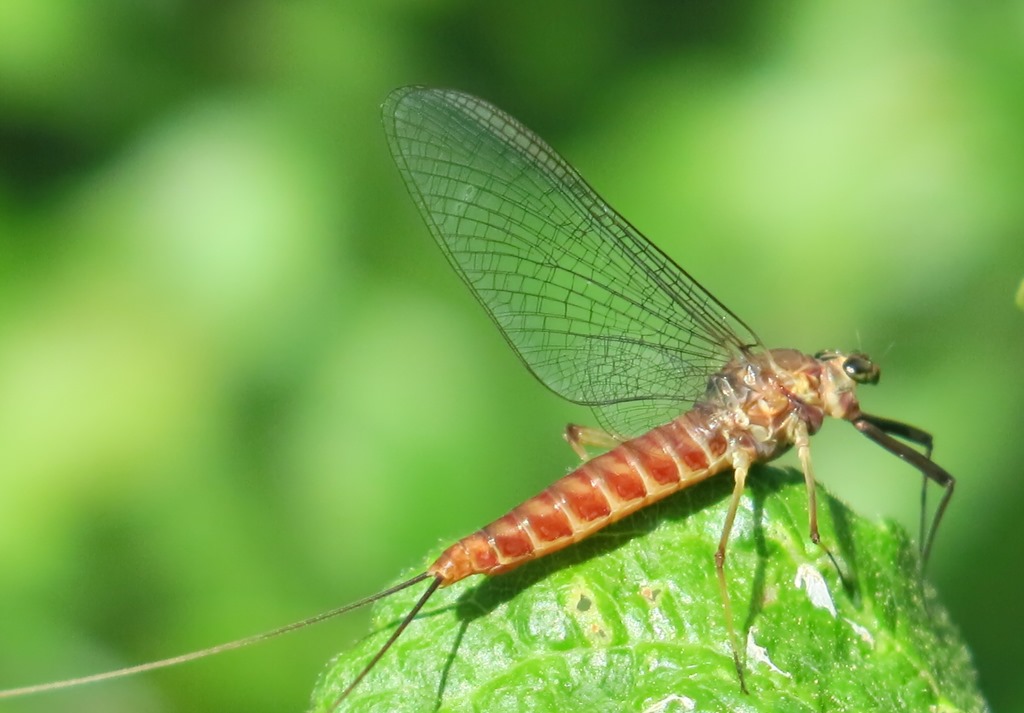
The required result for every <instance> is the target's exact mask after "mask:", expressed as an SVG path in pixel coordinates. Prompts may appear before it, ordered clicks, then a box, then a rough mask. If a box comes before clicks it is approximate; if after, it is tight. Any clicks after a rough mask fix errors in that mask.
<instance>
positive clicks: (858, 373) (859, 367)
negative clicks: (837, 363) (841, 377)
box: [843, 354, 880, 384]
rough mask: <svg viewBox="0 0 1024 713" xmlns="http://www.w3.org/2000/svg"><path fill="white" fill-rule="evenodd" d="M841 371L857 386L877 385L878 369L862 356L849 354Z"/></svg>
mask: <svg viewBox="0 0 1024 713" xmlns="http://www.w3.org/2000/svg"><path fill="white" fill-rule="evenodd" d="M843 371H845V372H846V374H847V376H849V377H850V378H851V379H853V380H854V381H856V382H857V383H858V384H877V383H878V376H879V373H880V371H879V368H878V366H876V365H875V363H874V362H873V361H871V360H870V359H868V358H867V357H866V356H864V355H863V354H851V355H850V356H849V357H847V358H846V361H844V362H843Z"/></svg>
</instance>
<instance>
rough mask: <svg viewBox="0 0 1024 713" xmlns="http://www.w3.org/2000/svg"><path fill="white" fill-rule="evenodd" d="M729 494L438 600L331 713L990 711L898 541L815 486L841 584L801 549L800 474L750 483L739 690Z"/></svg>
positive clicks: (676, 505)
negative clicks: (728, 619) (725, 529)
mask: <svg viewBox="0 0 1024 713" xmlns="http://www.w3.org/2000/svg"><path fill="white" fill-rule="evenodd" d="M731 485H732V483H731V478H729V477H728V476H725V477H719V478H713V479H711V480H710V481H707V482H705V483H704V484H701V485H698V486H694V487H692V488H689V489H687V490H684V491H683V492H681V493H679V494H677V495H675V496H673V497H671V498H669V499H668V500H667V501H664V502H662V503H659V504H655V505H652V506H650V507H648V508H646V509H644V510H643V511H641V512H639V513H637V514H636V515H634V516H632V517H630V518H627V519H626V520H624V521H622V522H620V523H618V524H616V525H614V526H612V527H609V528H607V529H605V530H603V531H601V532H599V533H597V534H596V535H594V536H592V537H590V538H588V539H587V540H585V541H583V542H581V543H579V544H577V545H575V546H573V547H570V548H568V549H566V550H564V551H562V552H561V553H558V554H555V555H552V556H550V557H547V558H543V559H541V560H538V561H536V562H533V563H530V564H528V565H524V566H523V567H521V568H519V569H517V570H514V571H513V572H511V573H509V574H506V575H502V576H498V577H493V578H482V577H477V578H473V579H469V580H465V581H463V582H460V583H457V584H455V585H453V586H452V587H450V588H447V589H442V590H439V591H438V592H437V593H436V594H435V596H434V597H433V599H431V600H430V602H429V603H428V604H427V606H426V607H425V608H424V610H423V611H422V612H421V613H420V615H419V616H418V617H417V619H416V620H415V621H413V622H412V624H410V626H409V628H408V629H407V630H406V631H405V633H404V634H403V635H402V637H401V638H400V639H399V640H398V641H397V642H396V644H395V645H394V646H393V647H392V649H391V650H390V651H388V652H387V653H386V654H385V655H384V658H383V659H382V660H381V661H380V663H379V664H378V665H377V667H376V668H374V669H373V671H372V672H371V673H370V674H369V675H368V676H367V677H366V679H364V680H363V681H362V682H361V683H360V685H359V686H357V687H356V689H355V690H354V691H353V693H352V694H351V695H350V696H349V698H348V699H347V700H346V701H345V702H344V705H342V706H340V707H339V710H344V711H433V710H439V711H488V712H492V711H509V712H510V713H512V712H514V713H521V712H523V711H665V712H668V711H693V710H697V711H787V712H790V711H794V712H796V711H823V710H827V711H935V712H938V711H941V712H943V713H952V712H953V711H984V710H987V706H986V704H985V701H984V699H983V698H982V696H981V694H980V693H979V691H978V689H977V684H976V673H975V671H974V669H973V666H972V664H971V660H970V655H969V653H968V651H967V649H966V647H965V645H964V643H963V642H962V641H961V639H960V637H959V635H958V634H957V632H956V630H955V628H954V627H953V625H952V624H951V623H950V621H949V618H948V616H947V613H946V611H945V609H943V607H942V606H941V604H940V603H939V602H938V600H937V598H936V596H935V593H934V591H933V590H932V588H931V587H930V586H929V585H928V584H927V583H922V580H921V577H920V570H919V559H918V556H917V548H916V545H915V544H913V543H912V542H911V541H910V539H909V538H908V537H907V535H906V533H905V532H904V531H903V530H902V529H901V528H899V527H898V526H896V525H894V524H891V523H887V522H883V523H875V522H870V521H867V520H865V519H863V518H860V517H858V516H856V515H854V514H853V513H852V512H850V510H849V509H848V508H847V507H846V506H845V505H843V504H842V503H840V502H839V501H837V500H836V499H834V498H833V497H831V496H830V495H829V494H828V493H827V492H825V491H824V490H821V489H819V517H820V520H821V522H820V527H821V534H822V542H823V543H825V544H826V545H828V547H829V548H830V549H831V550H832V551H833V553H834V554H835V558H836V561H837V562H838V565H839V569H838V570H837V568H836V565H835V564H833V562H832V560H831V559H829V557H828V555H827V554H826V553H825V552H824V551H823V550H822V549H821V548H819V547H817V546H816V545H814V544H813V543H812V542H811V541H810V539H809V537H808V524H807V495H806V490H805V488H804V486H803V479H802V476H801V475H800V474H799V473H796V472H793V471H785V470H776V469H768V468H759V469H755V470H754V471H753V473H752V475H751V478H750V479H749V485H748V489H747V493H746V494H745V495H744V498H743V502H742V505H741V508H740V512H739V515H738V516H737V519H736V525H735V527H734V529H733V533H732V537H731V540H730V542H729V550H728V560H727V564H726V569H727V572H728V581H729V592H730V595H731V597H732V602H733V607H734V611H735V614H736V621H737V626H738V627H742V630H741V631H740V637H741V639H745V640H746V644H747V650H746V677H747V678H746V680H747V686H748V687H749V689H750V694H749V695H746V694H744V693H742V692H741V691H740V686H739V683H738V680H737V676H736V671H735V667H734V665H733V660H732V656H731V653H730V650H729V644H728V634H727V632H726V628H725V623H724V618H723V614H722V604H721V599H720V597H719V592H718V586H717V581H716V576H715V567H714V559H713V557H714V552H715V548H716V547H717V544H718V538H719V536H720V534H721V528H722V522H723V520H724V517H725V510H726V506H727V505H728V498H729V492H730V489H731ZM430 561H432V560H430ZM428 563H429V562H427V561H425V565H426V564H428ZM840 572H842V575H840ZM421 593H422V588H421V587H419V586H417V587H414V588H412V589H410V590H406V591H403V592H401V593H399V594H396V595H394V596H392V597H390V598H389V599H388V600H385V601H383V602H381V603H379V605H377V607H376V609H375V612H374V614H375V615H374V626H373V628H374V632H373V633H372V634H371V635H370V636H369V637H367V638H366V639H365V640H364V641H362V642H361V643H360V644H359V645H358V646H357V647H356V648H355V649H354V650H352V651H350V652H347V653H345V654H343V655H342V656H340V657H338V658H337V659H336V660H335V661H334V662H333V663H332V664H331V665H330V666H329V668H328V669H327V671H325V673H324V674H323V676H322V678H321V680H320V682H319V685H318V687H317V689H316V691H315V692H314V695H313V702H314V709H315V710H316V711H329V710H331V709H332V706H333V704H334V702H335V701H336V699H337V697H338V695H339V693H340V692H341V691H342V690H344V689H345V687H346V686H347V685H348V684H349V683H350V682H351V681H352V680H353V679H354V678H355V676H356V675H358V673H359V671H360V670H361V669H362V667H363V666H364V665H365V664H366V662H367V661H368V660H369V659H370V658H371V657H372V656H373V654H374V653H375V652H376V651H377V650H378V649H379V648H380V646H381V645H382V644H383V643H384V641H385V640H386V639H387V637H388V635H389V634H390V633H391V632H392V631H393V630H394V627H395V626H396V625H397V624H398V622H399V621H400V620H401V619H402V617H403V616H404V615H405V614H406V612H408V610H409V609H410V607H411V606H412V605H413V603H414V602H415V601H416V599H417V598H418V597H419V596H420V594H421ZM745 632H746V633H747V636H745Z"/></svg>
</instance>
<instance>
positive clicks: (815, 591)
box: [793, 563, 836, 617]
mask: <svg viewBox="0 0 1024 713" xmlns="http://www.w3.org/2000/svg"><path fill="white" fill-rule="evenodd" d="M793 585H794V586H795V587H797V588H798V589H804V590H805V591H806V592H807V598H808V599H810V600H811V604H813V605H814V606H816V607H817V608H818V609H824V610H825V611H827V612H828V613H829V614H831V615H832V616H833V617H835V615H836V605H835V604H833V603H832V595H831V594H830V593H829V591H828V583H826V582H825V578H824V577H822V576H821V572H819V571H818V570H816V569H815V568H814V567H812V566H811V565H809V564H807V563H804V564H801V565H800V566H799V567H797V569H796V578H795V579H794V580H793Z"/></svg>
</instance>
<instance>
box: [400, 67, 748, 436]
mask: <svg viewBox="0 0 1024 713" xmlns="http://www.w3.org/2000/svg"><path fill="white" fill-rule="evenodd" d="M383 111H384V125H385V129H386V131H387V135H388V140H389V142H390V145H391V152H392V154H393V155H394V159H395V163H397V164H398V168H399V170H400V171H401V173H402V176H403V178H404V179H405V182H406V185H407V186H408V188H409V192H410V193H411V194H412V197H413V199H414V200H415V201H416V204H417V205H418V206H419V209H420V212H421V213H422V214H423V218H424V220H425V221H426V223H427V225H428V226H429V227H430V231H431V232H432V233H433V235H434V238H435V239H436V240H437V243H438V245H439V246H440V247H441V249H442V250H443V251H444V253H445V255H446V256H447V257H448V261H449V262H450V263H451V265H452V267H454V268H455V270H456V271H457V272H458V273H459V275H461V276H462V279H463V280H465V282H466V284H467V285H469V287H470V289H471V290H472V291H473V294H474V295H476V298H477V299H478V300H479V301H480V303H481V304H482V305H483V306H484V308H485V309H486V310H487V312H488V314H489V315H490V316H491V319H492V320H494V323H495V324H497V325H498V328H499V329H500V330H501V332H502V334H503V335H504V336H505V339H506V340H507V341H508V343H509V344H510V345H511V346H512V348H513V349H514V350H515V351H516V353H517V354H518V355H519V357H520V359H522V361H523V363H524V364H525V365H526V366H527V368H529V369H530V371H531V372H533V374H534V375H535V376H536V377H537V378H538V379H539V380H540V381H541V382H543V383H544V384H545V385H546V386H547V387H548V388H550V389H551V390H552V391H554V392H555V393H557V394H559V395H561V396H563V397H564V398H566V399H568V400H569V401H573V402H575V403H578V404H583V405H586V406H590V407H592V408H593V409H594V411H595V413H596V415H597V418H598V421H599V422H600V423H601V425H602V426H603V427H604V428H606V429H608V430H609V431H611V432H612V433H615V434H618V435H620V436H632V435H636V434H638V433H641V432H643V431H645V430H647V429H649V428H651V427H652V426H654V425H657V424H659V423H664V422H666V421H668V420H670V419H671V418H674V417H675V416H677V415H678V414H679V413H680V412H681V411H683V410H684V409H685V408H686V406H687V404H688V403H689V402H691V401H693V400H694V398H696V397H697V396H699V395H700V394H701V393H703V391H704V389H705V388H706V386H707V379H708V377H709V376H710V375H711V374H713V373H714V372H715V371H717V370H718V369H720V368H721V367H722V366H723V365H724V364H725V363H726V362H727V361H728V360H729V359H730V358H732V357H733V356H735V355H737V354H739V353H740V352H741V351H742V350H745V349H747V348H750V347H753V346H757V345H760V340H759V339H758V338H757V336H756V335H754V333H753V332H752V331H751V330H750V329H749V328H748V327H747V326H746V325H745V324H743V322H742V321H740V320H739V319H738V318H737V317H736V316H735V315H733V314H732V313H731V312H730V311H729V310H728V309H726V308H725V306H723V305H722V304H721V303H720V302H718V300H716V299H715V298H714V297H713V296H712V295H711V294H710V293H708V292H707V290H705V289H704V288H703V287H701V286H700V285H699V284H698V283H697V282H696V280H694V279H693V278H691V277H690V276H689V275H688V274H687V273H686V272H685V271H684V270H682V269H681V268H680V267H679V266H677V265H676V264H675V263H674V262H672V260H671V259H669V258H668V257H667V256H666V255H665V254H664V253H662V252H661V251H660V250H659V249H658V248H656V247H655V246H654V245H653V244H651V243H650V242H649V241H648V240H647V239H646V238H645V237H644V236H643V235H641V234H640V233H639V232H638V231H637V230H636V229H635V228H633V226H631V225H630V224H629V223H628V222H627V221H626V220H625V219H624V218H622V217H621V216H620V215H619V214H618V213H616V212H615V211H614V210H612V208H611V207H610V206H609V205H608V204H607V203H605V202H604V201H603V200H602V199H601V197H600V196H598V195H597V193H595V192H594V190H593V189H592V188H591V187H590V186H589V185H587V183H586V182H585V181H584V180H583V178H582V177H581V176H580V175H579V174H578V173H577V172H576V171H575V169H573V168H572V166H570V165H569V164H568V163H567V162H566V161H565V160H564V159H563V158H561V157H560V156H559V155H558V154H557V153H555V151H554V150H553V149H552V148H551V147H549V146H548V145H547V144H546V143H544V141H542V140H541V139H540V138H539V137H537V136H536V135H535V134H534V133H533V132H532V131H530V130H529V129H527V128H526V127H525V126H523V125H522V124H520V123H519V122H518V121H517V120H516V119H514V118H512V117H511V116H509V115H508V114H505V113H504V112H502V111H501V110H500V109H497V108H495V107H494V106H491V105H490V104H488V103H486V102H484V101H482V100H480V99H477V98H475V97H472V96H469V95H467V94H462V93H460V92H456V91H452V90H443V89H426V88H422V87H406V88H403V89H398V90H396V91H394V92H392V94H391V95H390V96H389V97H388V99H387V101H386V102H385V104H384V110H383Z"/></svg>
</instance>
